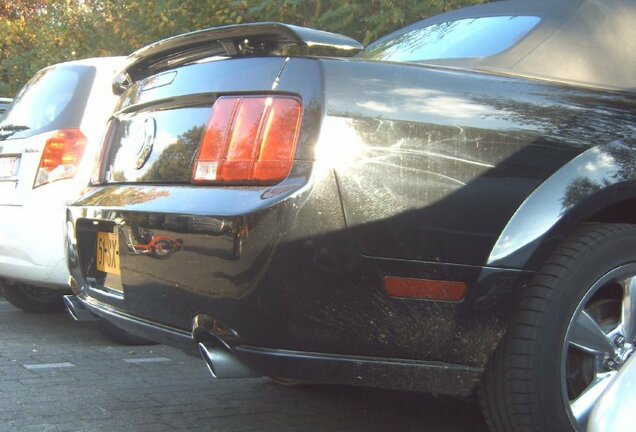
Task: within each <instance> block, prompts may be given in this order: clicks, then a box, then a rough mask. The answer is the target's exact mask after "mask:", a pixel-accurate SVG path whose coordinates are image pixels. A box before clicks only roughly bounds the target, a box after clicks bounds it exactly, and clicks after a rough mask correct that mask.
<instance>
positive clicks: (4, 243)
mask: <svg viewBox="0 0 636 432" xmlns="http://www.w3.org/2000/svg"><path fill="white" fill-rule="evenodd" d="M64 249H65V248H64V205H63V204H62V202H59V203H56V204H52V205H50V206H48V205H47V206H40V205H25V206H0V278H5V279H10V280H16V281H20V282H24V283H29V284H32V285H36V286H42V287H48V288H60V289H67V288H68V287H67V281H68V276H69V273H68V269H67V267H66V259H65V255H64V254H65V250H64Z"/></svg>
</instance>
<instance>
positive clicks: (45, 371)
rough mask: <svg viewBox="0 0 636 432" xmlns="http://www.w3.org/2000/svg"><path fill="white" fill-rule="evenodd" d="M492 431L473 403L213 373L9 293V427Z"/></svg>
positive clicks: (0, 409) (0, 359)
mask: <svg viewBox="0 0 636 432" xmlns="http://www.w3.org/2000/svg"><path fill="white" fill-rule="evenodd" d="M195 430H196V431H214V432H224V431H228V432H230V431H231V432H239V431H245V432H247V431H260V432H269V431H271V432H292V431H293V432H296V431H298V432H301V431H302V432H314V431H315V432H318V431H320V432H322V431H328V432H336V431H347V432H371V431H382V432H384V431H386V432H394V431H397V432H409V431H413V432H415V431H417V432H428V431H435V432H451V431H453V432H457V431H475V432H479V431H485V430H486V427H485V425H484V421H483V418H482V417H481V414H480V413H479V409H478V408H477V406H476V405H475V404H473V403H470V402H466V401H460V400H455V399H451V398H445V397H434V396H430V395H422V394H418V393H409V392H395V391H384V390H377V389H365V388H354V387H340V386H293V387H289V386H282V385H279V384H276V383H274V382H272V381H270V380H268V379H266V378H263V379H237V380H220V381H215V380H213V379H212V378H211V377H210V375H209V374H208V372H207V369H206V367H205V365H204V363H203V361H202V360H200V359H199V358H196V357H191V356H189V355H187V354H184V353H182V352H181V351H178V350H175V349H172V348H170V347H166V346H163V345H154V346H135V347H125V346H120V345H114V344H113V343H112V342H110V341H109V340H108V339H107V338H106V337H105V336H102V335H101V333H99V331H98V330H97V329H96V328H95V327H94V325H93V324H92V323H76V322H73V321H71V319H70V318H68V317H67V316H66V315H65V314H53V315H40V314H28V313H25V312H22V311H20V310H18V309H16V308H14V307H13V306H11V305H10V304H8V303H7V302H6V301H5V300H4V298H2V297H0V431H2V432H4V431H11V432H13V431H34V432H35V431H37V432H62V431H68V432H94V431H109V432H110V431H134V432H145V431H152V432H160V431H195Z"/></svg>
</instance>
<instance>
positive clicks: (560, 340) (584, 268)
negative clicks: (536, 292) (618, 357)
mask: <svg viewBox="0 0 636 432" xmlns="http://www.w3.org/2000/svg"><path fill="white" fill-rule="evenodd" d="M634 244H636V229H634V230H632V232H630V233H629V234H628V235H626V233H620V236H619V235H615V236H613V237H612V238H606V239H604V240H603V241H602V242H601V243H599V244H598V245H597V248H595V249H594V250H591V251H590V253H588V254H585V255H583V256H582V257H579V258H578V259H576V260H575V261H574V264H573V265H572V266H570V267H568V268H566V269H564V271H563V273H562V274H561V275H560V277H559V283H558V289H557V290H555V292H554V296H553V298H552V299H551V300H552V301H550V302H549V306H548V308H547V309H546V311H545V314H544V315H543V318H544V319H543V322H542V325H541V326H540V328H541V333H540V334H539V337H538V339H537V342H536V356H535V361H536V363H535V364H534V365H533V369H534V370H536V371H537V380H536V385H537V388H536V389H535V391H536V394H537V395H538V404H539V409H540V412H543V413H545V417H544V419H545V420H544V421H545V423H546V430H554V431H566V430H577V429H576V427H575V426H573V424H572V422H571V420H570V415H569V410H570V408H569V406H568V405H567V404H566V401H565V399H564V396H563V395H564V394H567V393H564V382H565V381H564V379H563V376H564V375H563V374H564V373H565V370H564V365H565V353H566V350H564V348H563V347H564V344H565V340H566V335H567V330H568V326H569V324H570V321H571V320H572V318H573V316H574V314H575V313H576V311H577V309H578V307H579V305H580V304H581V302H582V301H583V299H584V298H585V297H586V295H588V293H589V291H590V288H591V287H592V286H594V285H595V284H596V283H597V282H598V281H599V280H600V279H602V278H604V276H605V275H607V274H608V273H610V272H612V271H614V270H616V269H617V268H620V267H622V266H624V265H627V264H634V263H636V250H634V247H633V245H634ZM532 289H537V288H536V287H530V290H532Z"/></svg>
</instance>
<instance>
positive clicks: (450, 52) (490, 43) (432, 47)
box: [358, 16, 540, 62]
mask: <svg viewBox="0 0 636 432" xmlns="http://www.w3.org/2000/svg"><path fill="white" fill-rule="evenodd" d="M539 21H540V19H539V17H536V16H490V17H477V18H464V19H460V20H456V21H448V22H443V23H437V24H432V25H429V26H425V27H420V28H417V29H414V30H410V31H407V32H405V33H400V34H398V35H396V36H395V37H392V38H391V37H389V38H388V39H382V40H380V41H378V42H376V43H374V44H372V45H370V46H369V47H368V48H367V49H366V50H364V51H363V52H362V53H360V54H359V55H358V57H360V58H365V59H371V60H385V61H395V62H423V61H427V60H443V59H457V58H483V57H489V56H492V55H495V54H499V53H501V52H503V51H505V50H507V49H508V48H510V47H512V46H513V45H515V44H516V43H517V42H519V41H520V40H521V39H523V38H524V37H525V36H526V35H527V34H528V33H529V32H530V31H531V30H532V29H533V28H534V27H536V25H537V24H538V23H539Z"/></svg>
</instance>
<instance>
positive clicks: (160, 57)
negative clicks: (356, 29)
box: [113, 22, 364, 93]
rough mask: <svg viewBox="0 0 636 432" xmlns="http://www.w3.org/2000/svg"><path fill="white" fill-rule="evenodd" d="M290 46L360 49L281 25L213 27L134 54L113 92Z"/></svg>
mask: <svg viewBox="0 0 636 432" xmlns="http://www.w3.org/2000/svg"><path fill="white" fill-rule="evenodd" d="M293 46H296V47H300V48H303V53H307V54H311V53H312V50H313V51H314V52H316V48H329V49H335V50H339V51H345V52H349V53H351V54H353V53H356V52H358V51H360V50H362V49H363V48H364V47H363V46H362V45H361V44H360V43H359V42H358V41H356V40H355V39H352V38H350V37H347V36H344V35H340V34H336V33H329V32H325V31H321V30H314V29H309V28H305V27H298V26H294V25H288V24H282V23H274V22H267V23H254V24H239V25H230V26H224V27H214V28H209V29H204V30H198V31H194V32H191V33H184V34H182V35H178V36H174V37H171V38H168V39H164V40H161V41H159V42H155V43H153V44H151V45H148V46H146V47H144V48H141V49H139V50H137V51H135V52H134V53H132V54H131V55H130V56H129V57H128V62H127V64H126V66H125V67H124V69H123V70H122V72H121V73H120V74H118V75H117V77H116V78H115V80H114V82H113V90H114V91H115V92H116V93H121V91H123V90H124V89H125V87H127V85H130V84H131V83H134V82H135V81H138V80H140V79H143V78H145V77H147V76H149V75H152V74H155V73H157V72H160V71H162V70H165V69H167V68H171V67H175V66H177V65H179V64H185V63H191V62H194V61H196V60H200V59H203V58H206V57H212V56H229V57H238V56H267V55H281V54H283V52H282V50H283V49H284V48H288V47H293Z"/></svg>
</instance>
